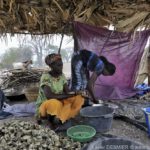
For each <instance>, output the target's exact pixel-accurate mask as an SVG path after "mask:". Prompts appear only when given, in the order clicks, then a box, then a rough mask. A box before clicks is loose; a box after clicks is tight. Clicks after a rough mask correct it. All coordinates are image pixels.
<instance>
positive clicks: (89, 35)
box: [74, 22, 150, 100]
mask: <svg viewBox="0 0 150 150" xmlns="http://www.w3.org/2000/svg"><path fill="white" fill-rule="evenodd" d="M74 30H75V35H76V38H77V43H78V50H80V49H88V50H91V51H94V52H95V53H96V54H97V55H103V56H105V57H106V58H107V59H108V60H109V61H110V62H112V63H114V64H115V65H116V73H115V74H114V75H113V76H103V75H101V76H99V78H98V79H97V81H96V84H95V95H96V97H97V98H101V99H109V100H111V99H118V100H119V99H120V100H121V99H126V98H129V97H132V96H134V95H135V94H136V91H135V89H134V83H135V79H136V74H137V71H138V69H139V64H140V60H141V57H142V54H143V51H144V48H145V45H146V43H147V40H148V37H149V36H150V30H145V31H141V32H136V33H134V34H132V33H122V32H117V31H113V30H108V29H106V28H100V27H95V26H90V25H87V24H82V23H79V22H74Z"/></svg>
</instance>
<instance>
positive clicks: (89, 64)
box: [79, 50, 104, 75]
mask: <svg viewBox="0 0 150 150" xmlns="http://www.w3.org/2000/svg"><path fill="white" fill-rule="evenodd" d="M79 53H80V56H81V58H82V61H83V66H84V67H85V68H87V69H88V70H89V71H91V72H96V73H97V75H100V74H101V73H102V71H103V69H104V63H103V61H102V60H101V59H100V58H99V57H98V56H97V55H96V54H95V53H93V52H91V51H88V50H80V51H79Z"/></svg>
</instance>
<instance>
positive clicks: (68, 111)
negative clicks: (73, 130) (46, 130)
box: [39, 95, 84, 123]
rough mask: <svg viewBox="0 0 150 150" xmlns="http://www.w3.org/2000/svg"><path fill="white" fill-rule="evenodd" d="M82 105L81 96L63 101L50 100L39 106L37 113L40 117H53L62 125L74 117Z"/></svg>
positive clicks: (82, 99)
mask: <svg viewBox="0 0 150 150" xmlns="http://www.w3.org/2000/svg"><path fill="white" fill-rule="evenodd" d="M83 104H84V98H83V97H82V96H81V95H77V96H74V97H71V98H67V99H64V100H57V99H50V100H46V101H44V102H43V103H42V104H41V106H40V108H39V113H40V116H41V117H46V116H47V114H49V115H52V116H53V115H55V116H56V117H57V118H59V119H60V120H61V122H62V123H64V122H65V121H66V120H68V119H70V118H73V117H75V116H76V115H77V114H78V113H79V111H80V109H81V107H82V105H83Z"/></svg>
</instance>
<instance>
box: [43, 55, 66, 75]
mask: <svg viewBox="0 0 150 150" xmlns="http://www.w3.org/2000/svg"><path fill="white" fill-rule="evenodd" d="M45 63H46V64H47V65H48V66H49V67H50V68H51V70H52V71H53V72H55V73H57V74H62V69H63V62H62V59H61V55H60V54H56V53H52V54H49V55H47V56H46V57H45Z"/></svg>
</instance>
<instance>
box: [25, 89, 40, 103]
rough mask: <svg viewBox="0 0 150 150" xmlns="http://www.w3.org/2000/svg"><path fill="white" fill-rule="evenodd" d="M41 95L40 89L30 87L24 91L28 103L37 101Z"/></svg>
mask: <svg viewBox="0 0 150 150" xmlns="http://www.w3.org/2000/svg"><path fill="white" fill-rule="evenodd" d="M38 93H39V88H38V87H30V88H26V89H25V90H24V94H25V96H26V98H27V100H28V101H36V99H37V97H38Z"/></svg>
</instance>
